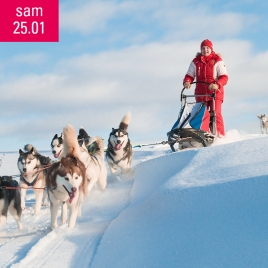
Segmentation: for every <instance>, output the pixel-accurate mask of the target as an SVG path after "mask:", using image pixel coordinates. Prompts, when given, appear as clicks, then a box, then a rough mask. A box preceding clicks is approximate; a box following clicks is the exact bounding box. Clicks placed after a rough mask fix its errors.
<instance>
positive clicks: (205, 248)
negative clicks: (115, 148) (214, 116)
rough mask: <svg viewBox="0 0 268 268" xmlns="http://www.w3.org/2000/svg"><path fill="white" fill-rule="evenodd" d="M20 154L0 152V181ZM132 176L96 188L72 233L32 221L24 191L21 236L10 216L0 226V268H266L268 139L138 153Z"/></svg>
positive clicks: (13, 170) (46, 220) (232, 137)
mask: <svg viewBox="0 0 268 268" xmlns="http://www.w3.org/2000/svg"><path fill="white" fill-rule="evenodd" d="M46 155H48V156H50V157H51V158H52V155H51V154H50V153H47V154H46ZM18 156H19V153H4V154H3V153H2V154H0V159H1V161H0V162H1V167H0V175H1V176H2V175H16V174H18V169H17V159H18ZM134 170H135V175H134V177H133V178H121V181H119V180H116V179H112V178H111V176H110V175H109V176H108V185H107V188H106V189H105V191H104V192H101V191H100V190H99V189H98V187H95V188H94V189H93V191H92V192H91V193H90V195H89V196H88V197H87V198H86V200H85V202H84V203H83V205H82V216H80V217H79V218H78V219H77V223H76V226H75V228H73V229H70V228H68V227H66V226H65V225H63V226H60V227H59V228H58V229H56V230H54V231H51V230H50V228H49V224H50V211H49V207H42V210H41V214H40V215H38V216H34V215H33V212H34V201H35V198H34V194H33V192H32V191H31V190H29V191H28V192H27V201H26V210H25V211H23V215H22V223H23V227H24V229H23V230H22V231H18V229H17V225H16V223H15V220H14V219H13V218H12V216H11V215H8V219H7V222H6V224H5V225H4V226H3V227H2V228H1V229H0V252H1V253H0V267H35V268H38V267H52V268H53V267H56V268H61V267H75V268H78V267H79V268H80V267H90V268H106V267H107V268H126V267H128V268H141V267H147V268H148V267H149V268H157V267H159V268H160V267H161V268H162V267H163V268H164V267H165V268H166V267H183V268H186V267H187V268H190V267H191V268H196V267H198V268H202V267H204V268H210V267H211V268H214V267H217V268H219V267H224V268H226V267H228V268H230V267H234V268H237V267H240V268H241V267H247V268H248V267H252V268H253V267H258V268H262V267H268V242H267V241H268V213H267V210H268V136H267V135H259V134H256V135H247V134H245V133H239V132H238V131H236V130H231V131H229V132H228V133H227V135H226V137H224V138H222V139H218V140H217V141H216V142H215V143H214V144H213V146H211V147H207V148H198V149H188V150H184V151H181V152H176V153H171V150H170V149H169V146H167V145H157V146H148V147H142V148H139V149H134ZM59 214H60V212H59Z"/></svg>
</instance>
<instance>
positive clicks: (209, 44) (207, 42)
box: [200, 39, 213, 51]
mask: <svg viewBox="0 0 268 268" xmlns="http://www.w3.org/2000/svg"><path fill="white" fill-rule="evenodd" d="M204 46H207V47H209V48H210V49H211V50H212V51H213V44H212V42H211V41H210V40H208V39H206V40H204V41H203V42H202V43H201V45H200V48H201V49H202V47H204Z"/></svg>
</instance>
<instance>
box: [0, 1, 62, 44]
mask: <svg viewBox="0 0 268 268" xmlns="http://www.w3.org/2000/svg"><path fill="white" fill-rule="evenodd" d="M58 41H59V0H0V42H58Z"/></svg>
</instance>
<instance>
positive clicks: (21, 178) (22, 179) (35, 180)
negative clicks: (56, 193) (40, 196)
mask: <svg viewBox="0 0 268 268" xmlns="http://www.w3.org/2000/svg"><path fill="white" fill-rule="evenodd" d="M39 174H40V171H39V172H38V173H37V175H36V177H35V179H34V180H33V181H32V182H28V181H27V180H26V179H25V178H24V177H23V175H21V176H20V180H21V181H22V182H24V183H25V184H27V186H28V187H29V186H31V187H33V186H34V185H35V184H36V182H37V181H38V178H39Z"/></svg>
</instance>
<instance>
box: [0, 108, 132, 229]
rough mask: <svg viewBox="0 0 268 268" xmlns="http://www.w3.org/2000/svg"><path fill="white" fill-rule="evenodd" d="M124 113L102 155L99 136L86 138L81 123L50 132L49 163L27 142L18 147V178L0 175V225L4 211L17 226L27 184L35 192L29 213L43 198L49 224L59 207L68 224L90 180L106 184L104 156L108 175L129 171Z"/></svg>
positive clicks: (72, 223)
mask: <svg viewBox="0 0 268 268" xmlns="http://www.w3.org/2000/svg"><path fill="white" fill-rule="evenodd" d="M130 118H131V114H130V112H128V113H127V114H126V115H125V116H124V117H123V119H122V120H121V122H120V124H119V127H118V128H117V129H114V128H113V129H112V132H111V133H110V135H109V139H108V147H107V150H106V155H105V152H104V146H103V142H102V139H101V138H100V137H98V136H95V137H90V136H89V135H88V134H87V132H86V131H85V130H84V129H83V128H80V129H79V134H78V135H76V131H75V129H74V127H73V126H71V125H67V126H66V127H64V128H63V132H62V134H61V135H60V136H58V135H57V134H56V135H55V136H54V137H53V139H52V141H51V149H52V153H53V155H54V157H55V158H56V159H58V161H57V162H54V163H53V162H52V161H51V159H50V158H49V157H45V156H43V155H41V154H40V153H39V152H38V151H37V150H36V148H35V147H34V146H32V145H30V144H27V145H25V146H24V151H22V150H21V149H20V150H19V157H18V162H17V166H18V169H19V171H20V183H19V184H18V182H17V181H16V180H14V179H12V177H11V176H2V177H1V176H0V228H1V227H2V226H3V225H4V224H5V222H6V219H7V212H8V211H9V212H10V214H11V215H12V216H13V217H14V219H15V220H16V222H17V225H18V229H19V230H21V229H22V223H21V214H22V211H23V210H24V209H25V195H26V191H27V189H28V188H31V189H33V191H34V194H35V198H36V203H35V212H34V213H35V214H38V213H39V212H40V210H41V206H42V205H48V201H47V197H48V198H49V200H50V214H51V223H50V227H51V229H55V228H57V227H58V224H57V214H58V208H59V207H61V223H62V224H64V223H67V224H68V226H69V227H70V228H72V227H74V226H75V224H76V219H77V216H80V215H81V205H82V203H83V200H84V199H85V197H86V196H87V195H88V194H89V193H90V191H91V190H92V188H93V187H94V185H95V184H96V183H98V186H99V188H100V189H101V190H104V189H105V188H106V184H107V169H106V164H105V156H106V160H107V164H108V166H109V169H110V172H111V175H112V176H114V177H117V178H119V176H121V174H130V173H131V172H132V169H131V168H132V146H131V144H130V140H129V137H128V133H127V129H128V125H129V122H130ZM44 189H45V190H44ZM68 210H69V217H67V215H68V213H67V212H68Z"/></svg>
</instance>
